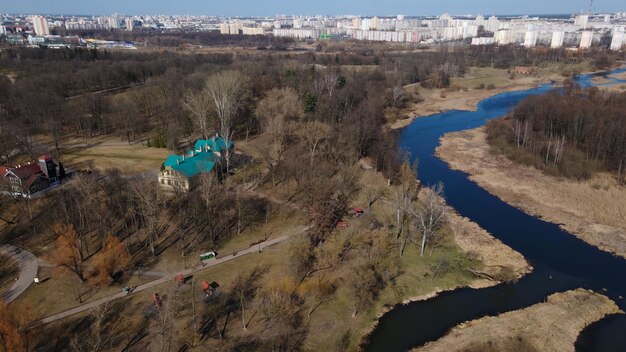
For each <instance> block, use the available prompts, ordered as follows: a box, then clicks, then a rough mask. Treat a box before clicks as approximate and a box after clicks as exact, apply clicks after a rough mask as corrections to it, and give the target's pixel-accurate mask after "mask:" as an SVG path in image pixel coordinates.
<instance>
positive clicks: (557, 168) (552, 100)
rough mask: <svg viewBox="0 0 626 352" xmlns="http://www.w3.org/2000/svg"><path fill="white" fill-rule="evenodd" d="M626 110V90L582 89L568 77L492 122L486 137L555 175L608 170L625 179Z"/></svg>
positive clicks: (517, 157)
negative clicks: (554, 88) (559, 87)
mask: <svg viewBox="0 0 626 352" xmlns="http://www.w3.org/2000/svg"><path fill="white" fill-rule="evenodd" d="M625 108H626V93H623V92H621V93H612V92H603V91H601V90H599V89H598V88H596V87H592V88H587V89H582V88H581V87H580V86H578V85H576V84H574V83H573V82H571V81H569V82H566V84H565V87H564V88H563V89H562V90H559V91H551V92H549V93H547V94H544V95H540V96H532V97H529V98H527V99H525V100H524V101H522V102H521V103H520V104H519V105H518V106H516V107H515V108H514V109H513V111H511V113H510V114H509V115H508V116H507V117H505V118H502V119H497V120H493V121H491V122H489V123H488V124H487V134H488V140H489V143H490V144H491V145H492V146H493V147H495V148H496V149H497V150H499V151H501V152H504V153H505V154H506V155H508V156H509V157H511V158H512V159H513V160H516V161H520V162H524V163H528V164H532V165H535V166H537V167H539V168H541V169H545V170H546V171H548V172H551V173H554V174H558V175H563V176H565V177H569V178H576V179H585V178H589V177H590V176H592V175H593V173H594V172H595V171H597V170H606V171H610V172H613V173H615V175H616V177H617V178H618V180H619V181H620V182H624V181H625V178H624V175H625V168H626V120H624V109H625Z"/></svg>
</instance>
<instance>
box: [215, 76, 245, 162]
mask: <svg viewBox="0 0 626 352" xmlns="http://www.w3.org/2000/svg"><path fill="white" fill-rule="evenodd" d="M204 89H205V92H206V94H207V95H208V97H209V99H210V101H211V102H212V103H213V108H214V109H215V116H216V118H217V121H218V124H219V131H220V136H221V137H222V138H223V139H224V140H225V141H227V142H229V141H230V140H231V139H232V137H233V130H232V128H233V122H234V120H235V117H236V115H237V113H238V112H239V110H240V109H241V108H242V107H243V105H244V104H245V102H246V101H247V100H248V94H249V92H248V78H247V77H246V76H244V75H243V74H241V73H240V72H238V71H222V72H219V73H216V74H214V75H212V76H210V77H209V78H208V79H207V80H206V83H205V87H204ZM224 157H225V159H226V169H227V170H228V169H229V164H230V156H229V153H228V151H225V156H224Z"/></svg>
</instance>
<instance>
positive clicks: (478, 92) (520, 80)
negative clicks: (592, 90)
mask: <svg viewBox="0 0 626 352" xmlns="http://www.w3.org/2000/svg"><path fill="white" fill-rule="evenodd" d="M580 69H581V70H585V71H587V68H586V67H582V66H581V68H580ZM560 71H561V69H560V68H556V67H549V68H543V69H539V71H538V73H537V74H536V75H533V76H522V77H511V75H510V74H509V73H508V71H507V70H504V69H494V68H478V67H473V68H472V69H471V70H470V72H469V73H468V74H466V76H465V77H461V78H453V79H452V82H451V85H450V87H451V88H444V89H425V88H421V87H420V86H419V84H410V85H407V86H405V87H404V89H405V90H406V91H407V92H409V93H410V94H414V93H415V92H417V93H418V94H419V96H420V97H421V98H422V99H421V100H423V101H421V102H419V103H411V104H409V106H407V107H406V108H404V109H402V110H400V111H398V112H393V113H392V112H391V111H388V116H387V119H388V120H389V121H391V122H390V123H389V127H390V128H391V129H401V128H404V127H406V126H408V125H410V124H411V122H413V120H415V119H416V118H418V117H421V116H429V115H433V114H437V113H441V112H443V111H449V110H468V111H476V109H477V106H478V103H479V102H480V101H482V100H484V99H486V98H489V97H491V96H494V95H496V94H501V93H505V92H511V91H518V90H526V89H531V88H534V87H536V86H537V85H541V84H546V83H550V82H555V81H556V82H561V81H563V80H565V77H563V76H562V75H561V74H560V73H559V72H560ZM480 87H482V89H479V88H480ZM487 87H490V88H491V89H488V88H487ZM392 115H397V116H400V118H399V119H395V120H394V118H393V117H392Z"/></svg>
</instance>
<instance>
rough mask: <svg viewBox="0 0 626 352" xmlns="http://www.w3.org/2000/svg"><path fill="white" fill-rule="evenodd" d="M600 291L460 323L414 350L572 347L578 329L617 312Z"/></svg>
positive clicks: (563, 295) (577, 292) (557, 296)
mask: <svg viewBox="0 0 626 352" xmlns="http://www.w3.org/2000/svg"><path fill="white" fill-rule="evenodd" d="M619 312H620V310H619V308H618V307H617V305H615V303H614V302H613V301H611V300H610V299H608V298H606V297H605V296H603V295H600V294H597V293H594V292H591V291H587V290H584V289H576V290H572V291H567V292H562V293H555V294H552V295H550V296H549V297H548V299H547V300H546V302H544V303H538V304H535V305H532V306H530V307H527V308H524V309H520V310H516V311H512V312H507V313H503V314H500V315H498V316H495V317H485V318H481V319H477V320H472V321H469V322H466V323H462V324H460V325H459V326H457V327H455V328H453V329H452V330H451V331H450V332H449V333H448V334H447V335H446V336H445V337H443V338H441V339H439V340H437V341H434V342H430V343H428V344H426V345H425V346H423V347H421V348H418V349H415V350H414V351H429V352H438V351H441V352H452V351H466V352H469V351H555V352H556V351H558V352H563V351H572V352H573V351H574V350H575V348H574V343H575V342H576V339H577V337H578V334H579V332H580V331H581V330H582V329H584V328H585V327H586V326H587V325H589V324H591V323H593V322H595V321H598V320H600V319H602V318H603V317H604V316H606V315H608V314H615V313H619Z"/></svg>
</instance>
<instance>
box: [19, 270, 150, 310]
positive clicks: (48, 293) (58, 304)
mask: <svg viewBox="0 0 626 352" xmlns="http://www.w3.org/2000/svg"><path fill="white" fill-rule="evenodd" d="M39 278H40V279H41V280H42V281H43V282H41V283H40V284H38V285H35V284H33V285H31V286H30V287H29V288H28V290H26V291H25V292H24V293H22V294H21V295H20V296H19V297H18V298H17V299H16V300H15V302H17V303H18V304H19V305H22V306H26V307H28V308H29V309H30V310H31V311H32V314H33V317H34V319H39V318H44V317H46V316H49V315H52V314H55V313H59V312H62V311H65V310H67V309H70V308H73V307H77V306H79V305H81V302H80V301H78V300H76V299H75V298H74V297H75V295H78V294H79V293H82V298H81V300H82V303H86V302H93V301H96V300H98V299H100V298H103V297H106V296H110V295H113V294H116V293H118V292H120V291H121V290H122V288H123V287H125V286H137V285H140V284H143V283H146V282H148V281H152V280H154V279H155V278H152V277H139V276H130V277H127V278H125V279H124V280H122V281H121V282H116V283H114V284H112V285H103V286H94V285H92V284H91V283H90V282H89V280H88V281H87V282H85V283H80V282H79V280H78V278H77V277H76V276H75V275H74V274H72V273H67V272H59V271H58V270H55V269H51V268H46V267H40V268H39Z"/></svg>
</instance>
